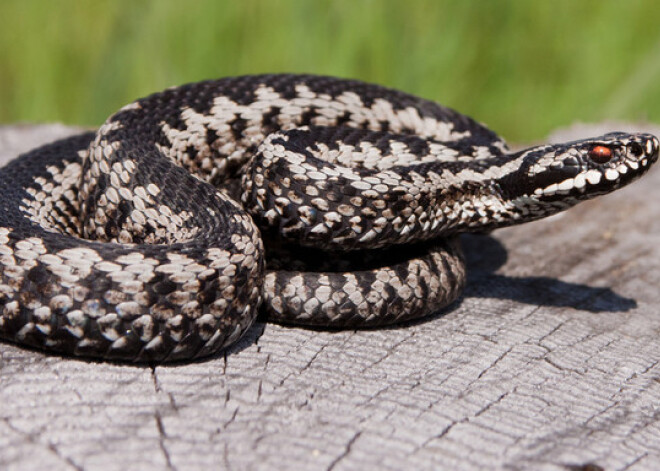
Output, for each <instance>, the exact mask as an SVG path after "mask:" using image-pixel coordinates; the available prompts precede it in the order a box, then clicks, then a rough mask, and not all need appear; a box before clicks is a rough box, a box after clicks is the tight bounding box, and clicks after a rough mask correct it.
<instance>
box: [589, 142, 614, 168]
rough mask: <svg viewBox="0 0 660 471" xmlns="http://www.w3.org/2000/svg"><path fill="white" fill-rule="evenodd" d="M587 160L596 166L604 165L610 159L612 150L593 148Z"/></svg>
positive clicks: (599, 147)
mask: <svg viewBox="0 0 660 471" xmlns="http://www.w3.org/2000/svg"><path fill="white" fill-rule="evenodd" d="M589 158H590V159H591V160H593V161H594V162H596V163H598V164H604V163H607V162H609V161H610V159H611V158H612V149H610V148H609V147H605V146H595V147H593V148H592V149H591V150H590V151H589Z"/></svg>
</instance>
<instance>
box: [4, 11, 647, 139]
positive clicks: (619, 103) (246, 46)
mask: <svg viewBox="0 0 660 471" xmlns="http://www.w3.org/2000/svg"><path fill="white" fill-rule="evenodd" d="M659 18H660V4H658V2H657V0H627V1H625V2H624V1H614V0H553V1H549V0H548V1H540V0H539V1H532V0H518V1H516V0H507V1H495V0H454V1H449V0H447V1H439V0H335V1H329V0H187V1H183V0H153V1H146V0H43V1H42V0H1V1H0V122H4V123H13V122H19V121H30V122H34V121H40V122H43V121H64V122H66V123H73V124H82V125H98V124H99V123H101V122H102V121H103V119H104V118H105V117H106V116H108V115H109V114H110V113H112V112H113V111H114V110H116V109H117V108H119V107H120V106H121V105H123V104H125V103H127V102H130V101H132V100H134V99H135V98H138V97H140V96H143V95H145V94H149V93H151V92H154V91H158V90H160V89H162V88H165V87H168V86H171V85H176V84H181V83H184V82H191V81H196V80H200V79H205V78H213V77H222V76H228V75H239V74H247V73H258V72H284V71H287V72H313V73H320V74H331V75H338V76H344V77H354V78H360V79H363V80H367V81H372V82H378V83H382V84H385V85H389V86H392V87H397V88H401V89H404V90H406V91H409V92H412V93H415V94H418V95H422V96H425V97H428V98H431V99H434V100H437V101H439V102H441V103H444V104H447V105H449V106H452V107H454V108H456V109H458V110H460V111H462V112H464V113H466V114H469V115H471V116H473V117H475V118H476V119H477V120H479V121H482V122H485V123H488V125H490V127H492V128H493V129H495V130H496V131H498V132H500V133H501V134H502V135H504V136H505V137H506V138H508V139H510V140H513V141H529V140H533V139H540V138H543V137H544V136H545V135H546V134H547V132H548V131H549V130H551V129H553V128H555V127H558V126H562V125H568V124H571V123H573V122H575V121H601V120H605V119H621V120H624V119H625V120H652V121H660V106H659V105H660V28H659V27H658V25H657V22H658V19H659Z"/></svg>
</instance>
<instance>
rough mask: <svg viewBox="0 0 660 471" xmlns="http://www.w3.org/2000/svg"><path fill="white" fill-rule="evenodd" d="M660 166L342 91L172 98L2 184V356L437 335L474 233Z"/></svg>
mask: <svg viewBox="0 0 660 471" xmlns="http://www.w3.org/2000/svg"><path fill="white" fill-rule="evenodd" d="M658 148H659V142H658V139H657V138H656V137H654V136H652V135H650V134H644V133H622V132H615V133H609V134H606V135H603V136H600V137H594V138H588V139H582V140H577V141H571V142H566V143H560V144H544V145H537V146H534V147H530V148H527V149H523V150H516V151H511V150H509V147H508V146H507V144H506V143H505V141H504V140H503V139H502V138H501V137H499V136H498V135H497V134H496V133H495V132H494V131H492V130H490V129H489V128H487V127H486V126H485V125H482V124H479V123H478V122H476V121H474V120H473V119H471V118H469V117H467V116H465V115H463V114H460V113H458V112H457V111H454V110H453V109H450V108H448V107H445V106H442V105H440V104H437V103H435V102H433V101H430V100H427V99H424V98H420V97H417V96H414V95H410V94H408V93H404V92H402V91H398V90H394V89H390V88H386V87H383V86H380V85H375V84H369V83H365V82H361V81H357V80H351V79H342V78H335V77H325V76H315V75H293V74H271V75H253V76H239V77H229V78H222V79H217V80H208V81H204V82H197V83H192V84H188V85H182V86H178V87H174V88H170V89H167V90H164V91H161V92H159V93H156V94H153V95H151V96H148V97H146V98H142V99H139V100H137V101H135V102H133V103H131V104H129V105H127V106H124V107H123V108H121V109H120V110H119V111H117V112H116V113H114V114H113V115H112V116H110V117H109V118H108V119H107V120H106V121H105V123H104V124H103V125H101V126H100V127H99V128H98V129H97V130H96V131H89V132H83V133H81V134H79V135H76V136H73V137H68V138H65V139H62V140H59V141H56V142H54V143H51V144H47V145H45V146H42V147H39V148H37V149H34V150H32V151H29V152H27V153H24V154H22V155H20V156H18V157H17V158H16V159H14V160H12V161H11V162H9V163H8V164H7V165H6V166H4V167H3V168H2V169H0V205H1V210H0V338H2V339H4V340H6V341H9V342H13V343H17V344H20V345H22V346H25V347H28V348H35V349H39V350H44V351H47V352H53V353H57V354H63V355H73V356H80V357H87V358H95V359H101V360H111V361H127V362H158V363H160V362H170V361H183V360H192V359H197V358H202V357H205V356H208V355H212V354H215V353H217V352H221V351H223V350H224V349H226V348H227V347H229V346H231V345H232V344H234V343H236V342H237V341H238V340H239V339H240V338H241V337H242V336H243V334H244V333H245V332H246V331H247V330H248V329H249V328H250V326H251V325H252V324H253V323H254V321H255V319H256V318H257V316H258V315H259V314H260V313H263V315H265V316H267V319H269V320H273V321H275V322H280V323H283V324H297V325H307V326H315V327H323V328H329V329H335V328H339V329H345V328H362V327H374V326H381V325H387V324H396V323H401V322H404V321H409V320H412V319H418V318H422V317H425V316H429V315H430V314H433V313H436V312H439V311H441V310H442V309H444V308H446V307H447V306H450V305H451V304H452V303H454V302H456V300H457V299H458V298H460V296H461V293H462V291H463V288H464V286H465V283H466V268H465V261H464V258H463V254H462V252H461V247H460V240H459V235H460V234H461V233H465V232H482V233H488V232H490V231H492V230H493V229H496V228H500V227H505V226H510V225H514V224H520V223H524V222H528V221H533V220H537V219H540V218H543V217H546V216H550V215H552V214H555V213H557V212H559V211H563V210H565V209H567V208H570V207H572V206H574V205H575V204H577V203H578V202H580V201H583V200H587V199H590V198H593V197H595V196H598V195H602V194H606V193H609V192H611V191H614V190H616V189H618V188H620V187H622V186H624V185H626V184H628V183H630V182H632V181H633V180H635V179H637V178H638V177H640V176H641V175H642V174H644V173H645V172H646V171H647V170H648V169H649V168H650V166H651V165H652V164H653V163H654V162H655V161H656V160H657V157H658Z"/></svg>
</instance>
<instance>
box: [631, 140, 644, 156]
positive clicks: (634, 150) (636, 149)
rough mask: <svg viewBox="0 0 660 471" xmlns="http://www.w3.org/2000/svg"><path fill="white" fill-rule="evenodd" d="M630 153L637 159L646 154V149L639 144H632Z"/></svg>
mask: <svg viewBox="0 0 660 471" xmlns="http://www.w3.org/2000/svg"><path fill="white" fill-rule="evenodd" d="M628 147H629V149H630V153H631V154H632V155H634V156H635V157H640V156H641V155H642V154H643V153H644V148H643V147H642V145H641V144H640V143H639V142H631V143H630V145H629V146H628Z"/></svg>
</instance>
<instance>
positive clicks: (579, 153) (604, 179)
mask: <svg viewBox="0 0 660 471" xmlns="http://www.w3.org/2000/svg"><path fill="white" fill-rule="evenodd" d="M659 148H660V142H659V141H658V138H657V137H655V136H653V135H651V134H641V133H639V134H628V133H622V132H613V133H609V134H605V135H604V136H600V137H595V138H590V139H582V140H579V141H572V142H566V143H562V144H555V145H548V146H541V147H535V148H531V149H527V150H524V151H522V152H520V153H519V154H518V156H519V159H521V165H520V172H519V173H518V175H517V177H516V181H517V184H515V183H513V182H511V185H510V186H509V188H511V189H512V190H513V194H512V195H511V200H512V201H514V203H515V204H516V205H517V206H530V205H531V206H535V205H538V208H533V209H537V210H539V211H540V212H542V213H543V215H548V214H549V213H552V212H555V211H552V210H549V208H551V207H556V208H557V209H559V207H561V209H563V208H565V207H567V206H572V205H573V204H576V203H577V202H579V201H582V200H586V199H590V198H593V197H595V196H598V195H602V194H605V193H609V192H611V191H614V190H616V189H617V188H621V187H622V186H624V185H627V184H628V183H630V182H632V181H633V180H636V179H637V178H639V177H640V176H642V175H643V174H644V173H645V172H646V171H647V170H648V169H649V168H650V166H651V165H652V164H653V163H654V162H655V161H656V160H657V159H658V149H659ZM519 162H520V160H519ZM553 203H554V204H553Z"/></svg>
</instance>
